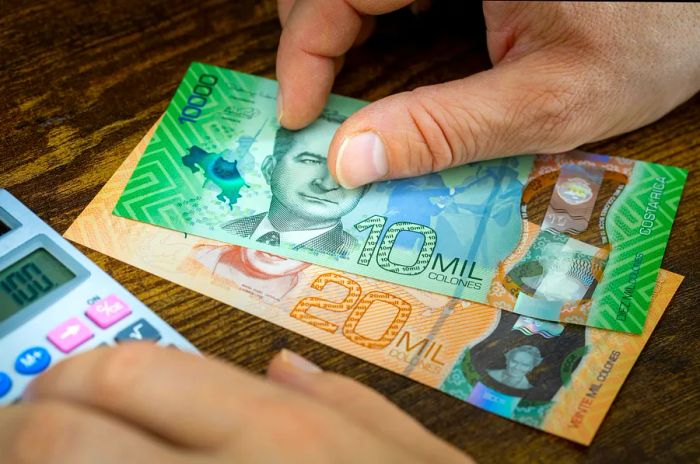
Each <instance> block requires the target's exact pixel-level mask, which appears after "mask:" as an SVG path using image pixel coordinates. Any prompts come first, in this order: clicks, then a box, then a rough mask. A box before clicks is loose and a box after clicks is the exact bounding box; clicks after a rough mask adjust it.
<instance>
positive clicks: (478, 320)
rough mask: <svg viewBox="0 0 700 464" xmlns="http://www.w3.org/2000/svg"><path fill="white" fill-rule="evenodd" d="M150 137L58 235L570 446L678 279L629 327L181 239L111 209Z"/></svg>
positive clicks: (586, 430) (591, 427)
mask: <svg viewBox="0 0 700 464" xmlns="http://www.w3.org/2000/svg"><path fill="white" fill-rule="evenodd" d="M147 142H148V137H147V138H145V139H144V140H143V141H142V142H141V143H140V144H139V146H138V147H136V149H135V150H134V152H133V153H132V154H131V156H130V157H129V158H128V159H127V160H126V162H125V163H124V164H123V165H122V166H121V167H120V168H119V170H118V171H117V172H116V174H115V175H114V176H113V177H112V179H110V181H109V182H108V183H107V185H106V186H105V187H104V188H103V189H102V190H101V191H100V193H99V194H98V195H97V196H96V197H95V199H94V200H93V201H92V202H91V203H90V205H89V206H88V207H87V208H86V209H85V211H83V213H82V214H81V215H80V217H78V219H77V220H76V221H75V222H74V223H73V225H71V227H70V229H68V231H67V232H66V234H65V235H66V237H67V238H69V239H71V240H74V241H76V242H78V243H80V244H83V245H85V246H88V247H91V248H94V249H96V250H98V251H101V252H103V253H105V254H107V255H109V256H113V257H115V258H117V259H120V260H122V261H125V262H127V263H129V264H132V265H134V266H136V267H139V268H141V269H144V270H146V271H149V272H152V273H154V274H156V275H159V276H161V277H163V278H165V279H168V280H171V281H173V282H175V283H178V284H180V285H183V286H185V287H188V288H190V289H192V290H195V291H197V292H200V293H203V294H205V295H208V296H210V297H212V298H216V299H218V300H220V301H222V302H225V303H227V304H229V305H232V306H235V307H237V308H240V309H242V310H244V311H247V312H249V313H251V314H254V315H256V316H258V317H260V318H262V319H265V320H267V321H270V322H273V323H275V324H277V325H280V326H282V327H285V328H287V329H289V330H293V331H295V332H297V333H300V334H302V335H305V336H307V337H309V338H312V339H314V340H317V341H319V342H321V343H325V344H327V345H329V346H332V347H334V348H336V349H339V350H342V351H344V352H346V353H350V354H352V355H354V356H357V357H359V358H361V359H364V360H366V361H369V362H372V363H375V364H377V365H379V366H382V367H384V368H386V369H389V370H391V371H393V372H396V373H399V374H402V375H405V376H407V377H409V378H411V379H414V380H416V381H418V382H422V383H424V384H426V385H428V386H431V387H434V388H436V389H439V390H441V391H443V392H446V393H448V394H450V395H452V396H454V397H456V398H459V399H461V400H463V401H466V402H469V403H471V404H473V405H475V406H477V407H479V408H481V409H484V410H487V411H490V412H493V413H495V414H498V415H501V416H503V417H506V418H509V419H512V420H514V421H517V422H521V423H523V424H527V425H529V426H532V427H535V428H537V429H540V430H544V431H547V432H550V433H553V434H556V435H559V436H562V437H565V438H568V439H570V440H573V441H576V442H579V443H583V444H589V443H590V442H591V440H592V439H593V436H594V435H595V433H596V430H597V429H598V426H599V425H600V423H601V422H602V421H603V418H604V417H605V414H606V412H607V411H608V408H609V407H610V405H611V404H612V402H613V400H614V399H615V396H616V395H617V392H618V391H619V389H620V387H621V386H622V383H623V382H624V380H625V377H626V376H627V374H628V373H629V372H630V370H631V369H632V365H633V364H634V362H635V361H636V359H637V357H638V356H639V353H640V352H641V350H642V348H643V346H644V344H645V342H646V341H647V340H648V338H649V336H650V335H651V333H652V331H653V329H654V327H655V325H656V323H657V322H658V320H659V318H660V317H661V315H662V314H663V312H664V310H665V308H666V306H667V305H668V303H669V301H670V299H671V297H672V296H673V294H674V292H675V291H676V289H677V288H678V285H679V284H680V282H681V280H682V277H681V276H679V275H677V274H672V273H669V272H666V271H663V270H662V271H661V272H660V274H659V280H658V282H657V284H656V291H655V293H654V296H653V297H652V302H651V306H650V309H649V316H648V318H647V320H646V323H645V325H644V330H643V332H642V334H641V335H631V334H624V333H620V332H613V331H608V330H600V329H594V328H587V327H583V326H580V325H562V324H559V323H553V322H546V321H542V320H537V319H534V318H530V317H527V316H518V315H516V314H514V313H510V312H507V311H500V310H498V309H495V308H492V307H489V306H485V305H482V304H478V303H471V302H468V301H463V300H457V299H454V298H449V297H446V296H442V295H437V294H433V293H428V292H425V291H422V290H417V289H414V288H410V287H402V286H399V285H396V284H392V283H388V282H380V281H376V280H374V279H369V278H366V277H362V276H358V275H354V274H350V273H347V272H342V271H335V270H332V269H328V268H323V267H321V266H316V265H313V264H308V263H304V262H300V261H294V260H291V259H286V258H281V257H279V256H275V255H272V254H269V253H265V252H261V251H256V250H252V249H246V248H243V247H240V246H237V245H227V244H224V243H220V242H215V241H212V240H205V239H199V238H197V237H193V236H191V235H190V236H186V235H184V234H181V233H179V232H175V231H172V230H168V229H163V228H160V227H154V226H151V225H148V224H143V223H140V222H134V221H129V220H126V219H122V218H120V217H117V216H114V215H112V214H111V211H112V209H113V208H114V205H115V204H116V202H117V198H118V197H119V194H120V192H121V191H122V190H123V188H124V185H125V184H126V182H127V179H129V177H130V176H131V173H132V171H133V169H134V167H135V166H136V164H137V162H138V160H139V157H140V156H141V154H142V153H143V151H144V149H145V147H146V144H147ZM226 329H227V328H226V327H220V328H217V330H219V331H225V330H226Z"/></svg>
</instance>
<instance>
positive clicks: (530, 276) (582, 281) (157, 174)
mask: <svg viewBox="0 0 700 464" xmlns="http://www.w3.org/2000/svg"><path fill="white" fill-rule="evenodd" d="M276 95H277V84H276V83H275V82H274V81H270V80H267V79H262V78H259V77H255V76H250V75H247V74H242V73H237V72H234V71H230V70H226V69H221V68H217V67H214V66H208V65H204V64H199V63H194V64H193V65H192V66H191V67H190V69H189V70H188V71H187V73H186V75H185V77H184V79H183V81H182V83H181V85H180V87H179V88H178V90H177V92H176V94H175V97H174V98H173V100H172V102H171V103H170V106H169V107H168V110H167V111H166V113H165V115H164V118H163V120H162V122H161V123H160V125H159V126H158V129H157V130H156V133H155V136H154V137H153V140H152V141H151V142H150V144H149V145H148V148H147V149H146V152H145V154H144V156H143V158H142V159H141V161H140V162H139V164H138V166H137V167H136V170H135V172H134V175H133V177H132V178H131V180H130V181H129V183H128V184H127V186H126V189H125V191H124V194H123V195H122V196H121V198H120V200H119V202H118V204H117V206H116V208H115V210H114V212H115V214H117V215H119V216H122V217H125V218H130V219H136V220H139V221H143V222H148V223H151V224H155V225H159V226H164V227H167V228H170V229H174V230H178V231H181V232H186V233H188V234H193V235H197V236H200V237H205V238H210V239H214V240H218V241H222V242H226V243H230V244H236V245H241V246H245V247H248V248H255V249H258V250H261V251H264V252H268V253H274V254H278V255H282V256H286V257H288V258H293V259H297V260H301V261H306V262H312V263H315V264H318V265H322V266H326V267H330V268H334V269H338V270H342V271H345V272H352V273H355V274H359V275H364V276H368V277H373V278H377V279H381V280H385V281H388V282H393V283H396V284H400V285H405V286H409V287H415V288H419V289H423V290H428V291H431V292H435V293H439V294H442V295H447V296H454V297H457V298H463V299H467V300H471V301H476V302H481V303H486V304H489V305H492V306H495V307H498V308H500V309H506V310H510V311H515V312H516V313H519V314H523V315H527V316H532V317H538V318H542V319H547V320H552V321H563V322H571V323H576V324H585V325H589V326H594V327H601V328H606V329H612V330H618V331H626V332H632V333H641V331H642V329H643V327H644V321H645V319H646V315H647V311H648V308H649V304H650V301H651V295H652V291H653V288H654V283H655V282H656V277H657V274H658V270H659V268H660V265H661V259H662V256H663V252H664V249H665V246H666V242H667V240H668V236H669V232H670V229H671V225H672V223H673V217H674V215H675V212H676V208H677V207H678V203H679V201H680V196H681V191H682V188H683V185H684V182H685V178H686V174H687V173H686V171H684V170H682V169H679V168H674V167H668V166H661V165H657V164H651V163H644V162H639V161H633V160H629V159H623V158H617V157H614V156H607V155H600V154H592V153H584V152H580V151H574V152H570V153H566V154H561V155H552V156H537V157H535V156H520V157H512V158H506V159H499V160H492V161H488V162H481V163H476V164H471V165H468V166H462V167H458V168H454V169H450V170H447V171H443V172H441V173H436V174H431V175H426V176H422V177H418V178H414V179H405V180H398V181H389V182H380V183H377V184H374V185H372V186H369V187H366V188H360V189H354V190H345V189H343V188H340V187H339V185H338V184H337V183H335V181H334V180H333V178H332V177H331V176H330V175H329V172H328V168H327V165H326V154H327V149H328V146H329V144H330V141H331V138H332V136H333V134H334V131H335V129H336V128H337V127H338V125H339V124H340V123H341V122H342V121H343V120H344V119H345V118H346V117H347V116H349V115H350V114H351V113H352V112H354V111H355V110H357V109H358V108H360V107H361V106H362V105H364V104H365V103H364V102H361V101H358V100H353V99H349V98H344V97H339V96H331V97H330V99H329V102H328V106H327V108H326V110H325V111H324V113H323V114H322V116H321V117H320V118H319V120H318V121H317V122H315V123H314V124H313V125H311V126H310V127H309V128H307V129H305V130H303V131H298V132H291V131H288V130H285V129H281V128H280V127H279V126H278V124H277V121H276V117H275V113H276Z"/></svg>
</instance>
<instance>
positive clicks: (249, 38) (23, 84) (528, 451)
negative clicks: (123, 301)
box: [0, 0, 700, 463]
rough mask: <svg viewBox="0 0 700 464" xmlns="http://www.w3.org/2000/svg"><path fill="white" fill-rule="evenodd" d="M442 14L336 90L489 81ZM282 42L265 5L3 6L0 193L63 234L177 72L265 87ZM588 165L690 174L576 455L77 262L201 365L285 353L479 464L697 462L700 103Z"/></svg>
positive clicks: (378, 45)
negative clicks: (660, 290)
mask: <svg viewBox="0 0 700 464" xmlns="http://www.w3.org/2000/svg"><path fill="white" fill-rule="evenodd" d="M11 3H21V5H19V4H15V5H12V4H11ZM452 3H456V2H452ZM452 3H450V2H448V3H447V6H445V4H444V3H443V5H442V7H441V8H437V9H436V10H434V11H433V12H432V13H430V14H428V15H426V16H422V17H420V18H415V17H414V16H413V15H411V14H410V13H408V12H400V13H398V14H395V15H392V16H389V17H386V18H383V20H382V22H381V24H380V26H381V27H380V29H379V31H378V33H377V35H376V36H375V38H374V39H372V41H371V42H370V43H369V44H367V45H366V46H365V47H364V48H362V49H358V50H356V51H353V52H352V53H351V54H350V56H349V57H348V60H347V64H346V71H344V72H343V73H342V74H341V75H340V77H339V79H338V82H337V85H336V87H335V91H336V92H337V93H340V94H344V95H349V96H353V97H358V98H363V99H367V100H375V99H378V98H381V97H383V96H386V95H389V94H391V93H394V92H397V91H400V90H406V89H411V88H415V87H417V86H419V85H424V84H431V83H437V82H440V81H445V80H448V79H453V78H457V77H460V76H464V75H467V74H469V73H472V72H475V71H478V70H481V69H484V68H486V67H488V66H489V61H488V55H487V53H486V47H485V44H484V40H483V37H484V27H483V24H482V19H481V14H480V11H479V7H478V5H477V6H476V9H473V8H472V10H470V11H467V12H465V13H463V14H455V13H454V12H452V11H450V9H453V8H455V6H454V5H452ZM465 3H466V2H465ZM445 23H447V25H445ZM460 31H465V32H460ZM279 33H280V27H279V24H278V21H277V16H276V8H275V2H274V1H264V2H256V1H253V0H250V1H241V0H238V1H231V0H211V1H201V2H199V1H197V2H196V1H182V0H169V1H165V0H151V1H144V0H123V1H113V2H106V1H105V2H89V1H71V0H57V1H54V2H40V1H25V2H2V3H1V4H0V89H1V91H2V98H0V134H2V135H1V136H0V186H1V187H4V188H7V189H9V190H10V191H11V192H12V193H13V194H14V195H15V196H17V197H18V198H19V199H20V200H22V201H23V202H24V203H26V204H27V205H28V206H29V207H30V208H32V209H33V210H34V211H36V212H37V214H38V215H39V216H41V217H42V218H43V219H44V220H46V221H47V222H48V223H49V224H51V225H52V226H53V227H54V228H56V229H57V230H58V231H59V232H63V231H64V230H66V228H67V227H68V226H69V224H71V222H72V221H73V220H74V219H75V218H76V216H77V215H78V213H80V211H81V210H82V209H83V208H84V207H85V206H86V205H87V204H88V202H89V201H90V199H91V198H92V197H93V196H94V195H95V194H96V193H97V191H98V190H99V189H100V187H101V186H102V185H103V184H104V183H105V182H106V181H107V179H108V178H109V177H110V175H111V174H112V173H113V172H114V170H115V169H116V168H117V166H119V164H120V163H121V162H122V160H123V159H124V157H125V156H126V155H127V154H128V153H129V152H130V151H131V149H132V148H133V147H134V146H135V145H136V143H137V142H138V141H139V139H140V138H141V137H142V135H143V134H144V133H145V132H146V130H147V129H148V128H149V127H150V126H151V125H152V124H153V123H154V122H155V121H156V119H157V118H158V116H159V115H160V114H161V113H162V112H163V111H164V110H165V108H166V106H167V104H168V101H169V100H170V98H171V96H172V94H173V92H174V90H175V88H176V86H177V84H178V83H179V81H180V78H181V77H182V75H183V73H184V71H185V69H186V68H187V66H188V65H189V63H190V62H192V61H195V60H197V61H203V62H207V63H211V64H216V65H219V66H224V67H228V68H232V69H237V70H241V71H245V72H248V73H253V74H258V75H263V76H268V77H274V71H275V66H274V65H275V52H276V46H277V41H278V38H279ZM592 148H593V149H595V150H596V151H598V152H601V153H610V154H615V155H620V156H626V157H630V158H636V159H643V160H650V161H658V162H662V163H666V164H672V165H676V166H682V167H685V168H687V169H689V170H690V171H691V175H690V178H689V182H688V184H687V187H686V190H685V194H684V198H683V201H682V203H681V211H680V213H679V214H678V217H677V219H676V224H675V226H674V228H673V233H672V234H671V239H670V242H669V245H668V249H667V251H666V257H665V259H664V262H663V264H664V267H665V268H666V269H670V270H672V271H675V272H678V273H681V274H683V275H686V276H688V279H687V280H686V281H685V283H684V284H683V286H682V287H681V289H680V291H679V293H678V294H677V295H676V297H675V298H674V300H673V303H672V304H671V306H670V308H669V309H668V311H667V312H666V315H665V316H664V317H663V319H662V320H661V322H660V324H659V326H658V328H657V329H656V332H655V333H654V335H653V336H652V338H651V340H650V342H649V345H648V346H647V347H646V349H645V350H644V352H643V353H642V355H641V357H640V358H639V362H638V364H637V366H636V367H635V368H634V370H633V371H632V374H631V375H630V377H629V379H628V380H627V382H626V384H625V386H624V387H623V388H622V391H621V392H620V394H619V397H618V399H617V400H616V401H615V404H614V405H613V407H612V409H611V411H610V413H609V415H608V417H607V419H606V420H605V422H604V423H603V425H602V427H601V429H600V431H599V432H598V436H597V438H596V439H595V440H594V442H593V445H592V446H590V447H589V448H586V447H583V446H578V445H575V444H572V443H570V442H568V441H565V440H563V439H559V438H556V437H554V436H551V435H548V434H546V433H542V432H538V431H535V430H533V429H530V428H528V427H526V426H523V425H519V424H516V423H514V422H511V421H508V420H505V419H502V418H499V417H496V416H494V415H492V414H489V413H487V412H484V411H481V410H479V409H477V408H475V407H473V406H471V405H469V404H466V403H462V402H459V401H457V400H455V399H454V398H451V397H448V396H447V395H445V394H442V393H440V392H438V391H436V390H432V389H430V388H427V387H424V386H422V385H419V384H418V383H415V382H413V381H411V380H408V379H406V378H404V377H401V376H399V375H396V374H393V373H390V372H388V371H386V370H384V369H382V368H379V367H376V366H374V365H370V364H368V363H365V362H363V361H360V360H358V359H356V358H354V357H351V356H348V355H345V354H343V353H340V352H337V351H335V350H333V349H331V348H328V347H326V346H324V345H321V344H319V343H316V342H313V341H310V340H309V339H307V338H304V337H302V336H299V335H296V334H294V333H291V332H289V331H286V330H284V329H281V328H279V327H277V326H275V325H272V324H270V323H267V322H264V321H262V320H260V319H257V318H255V317H253V316H250V315H248V314H246V313H244V312H242V311H231V310H230V309H228V308H226V307H225V306H224V305H223V304H220V303H218V302H216V301H213V300H211V299H209V298H206V297H204V296H201V295H198V294H197V293H194V292H191V291H189V290H186V289H184V288H182V287H179V286H176V285H174V284H172V283H170V282H167V281H164V280H162V279H160V278H157V277H154V276H152V275H149V274H147V273H145V272H143V271H140V270H139V269H135V268H133V267H130V266H128V265H126V264H123V263H121V262H118V261H116V260H113V259H111V258H107V257H105V256H103V255H101V254H99V253H97V252H94V251H91V250H88V249H83V251H84V252H85V253H86V254H87V255H88V256H90V257H91V258H92V259H93V260H95V261H96V262H97V263H98V264H99V265H101V266H102V267H103V268H104V269H106V270H107V271H108V272H109V273H110V274H112V275H113V276H114V277H115V278H116V279H117V280H118V281H120V282H122V283H123V284H124V285H125V286H126V287H127V288H128V289H129V290H131V291H132V292H134V293H135V294H136V295H137V296H138V297H140V298H141V299H142V300H144V301H145V302H146V304H148V305H149V306H150V307H151V308H153V309H154V310H155V311H156V312H158V313H159V314H161V315H162V316H163V317H164V318H165V319H166V320H167V321H169V322H170V323H171V324H173V325H174V326H175V327H176V328H177V329H179V330H180V331H181V332H182V333H183V334H184V335H185V336H187V337H188V338H189V339H190V340H192V341H193V342H194V343H195V344H196V345H197V346H198V347H199V348H200V349H202V350H203V351H205V352H208V353H213V354H216V355H217V356H221V357H223V358H225V359H227V360H229V361H231V362H234V363H237V364H240V365H242V366H244V367H246V368H247V369H250V370H251V371H253V372H262V371H263V369H264V368H265V366H266V364H267V362H268V361H269V359H270V358H271V356H272V355H273V354H274V353H275V352H277V351H278V350H279V349H280V348H282V347H288V348H290V349H292V350H295V351H298V352H300V353H302V354H304V355H306V356H308V357H309V358H311V359H312V360H314V361H316V362H318V363H319V364H320V365H321V366H323V367H324V368H326V369H329V370H333V371H336V372H339V373H342V374H345V375H348V376H350V377H353V378H355V379H358V380H360V381H362V382H364V383H366V384H368V385H370V386H372V387H373V388H376V389H377V390H378V391H380V392H381V393H383V394H385V395H386V396H388V397H389V398H391V400H392V401H394V402H396V403H397V404H398V405H399V406H400V407H401V408H403V409H404V410H406V411H408V412H409V413H410V414H411V415H413V416H415V417H416V418H418V419H419V420H420V421H421V422H422V423H423V424H425V425H426V426H427V427H428V428H429V429H430V430H432V431H434V432H435V433H436V434H438V435H439V436H441V437H443V438H444V439H446V440H448V441H450V442H452V443H454V444H455V445H456V446H458V447H459V448H461V449H463V450H466V451H468V452H469V453H471V454H472V455H473V456H474V457H475V458H477V459H478V460H479V461H480V462H499V463H501V462H539V461H542V462H552V461H556V462H577V461H586V460H590V461H594V462H603V461H610V462H640V461H647V460H660V461H674V462H681V461H687V460H689V459H690V458H691V456H693V455H694V456H695V457H696V458H697V456H698V455H697V453H698V451H699V448H700V445H699V443H698V441H699V440H700V438H699V433H700V432H699V428H700V427H699V417H700V414H699V413H700V411H699V408H698V404H699V403H700V389H699V387H698V385H700V374H699V373H700V343H699V342H698V340H700V324H698V318H697V316H694V314H697V302H698V301H699V300H700V286H699V285H698V282H697V277H696V276H697V274H696V273H695V270H696V268H697V266H698V264H700V261H699V260H698V256H699V253H700V252H699V251H698V249H697V245H698V242H697V240H696V226H695V224H696V222H697V221H698V219H700V215H699V214H698V209H699V207H700V198H699V195H700V190H699V189H698V177H697V175H696V173H697V172H698V171H700V98H698V96H696V97H695V98H694V99H693V100H691V101H690V102H688V103H686V104H685V105H683V106H681V107H680V108H678V109H676V110H675V111H673V112H672V113H671V114H669V115H668V116H666V117H665V118H663V119H662V120H661V121H659V122H657V123H655V124H652V125H650V126H648V127H645V128H643V129H640V130H637V131H635V132H633V133H630V134H627V135H624V136H621V137H616V138H614V139H612V140H608V141H605V142H600V143H596V144H595V145H593V146H592Z"/></svg>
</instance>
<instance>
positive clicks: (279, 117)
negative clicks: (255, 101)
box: [277, 89, 284, 125]
mask: <svg viewBox="0 0 700 464" xmlns="http://www.w3.org/2000/svg"><path fill="white" fill-rule="evenodd" d="M282 100H283V99H282V89H280V90H278V91H277V123H278V124H280V125H282V116H283V114H284V102H283V101H282Z"/></svg>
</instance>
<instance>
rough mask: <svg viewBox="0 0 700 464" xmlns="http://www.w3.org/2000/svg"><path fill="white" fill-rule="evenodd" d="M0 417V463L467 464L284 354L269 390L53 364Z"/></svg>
mask: <svg viewBox="0 0 700 464" xmlns="http://www.w3.org/2000/svg"><path fill="white" fill-rule="evenodd" d="M26 396H27V399H26V401H24V402H22V403H20V404H19V405H16V406H10V407H7V408H3V409H0V457H2V462H3V463H8V464H15V463H22V464H31V463H37V464H39V463H42V464H43V463H48V462H50V463H53V464H61V463H66V464H82V463H85V464H93V463H96V462H99V463H101V464H111V463H114V464H124V463H141V462H147V463H152V464H158V463H164V464H165V463H167V464H177V463H183V464H184V463H188V464H189V463H202V464H205V463H211V464H216V463H231V462H234V463H238V464H247V463H271V462H285V463H300V464H302V463H303V464H313V463H333V464H340V463H355V462H367V463H374V462H376V463H389V462H400V463H403V464H413V463H429V462H431V463H432V462H440V463H447V464H449V463H455V464H456V463H467V462H471V461H470V460H469V459H468V458H467V457H466V456H464V455H462V454H460V453H459V452H458V451H457V450H456V449H454V448H452V447H451V446H449V445H448V444H446V443H444V442H442V441H440V440H439V439H438V438H436V437H435V436H433V435H431V434H430V433H429V432H428V431H426V430H425V429H424V428H423V427H422V426H421V425H420V424H418V423H417V422H416V421H414V420H413V419H412V418H411V417H409V416H408V415H406V414H405V413H404V412H402V411H401V410H399V409H398V408H397V407H396V406H394V405H393V404H391V403H390V402H389V401H387V400H386V399H385V398H384V397H382V396H381V395H379V394H377V393H376V392H374V391H373V390H370V389H369V388H367V387H365V386H363V385H361V384H359V383H357V382H355V381H353V380H350V379H347V378H345V377H342V376H339V375H335V374H331V373H326V372H322V371H321V370H320V369H319V368H318V367H317V366H315V365H314V364H311V363H310V362H309V361H307V360H305V359H304V358H301V357H299V356H298V355H295V354H294V353H291V352H289V351H282V352H281V353H280V354H278V355H277V356H276V357H275V358H274V359H273V360H272V363H271V364H270V367H269V369H268V372H267V379H263V378H260V377H257V376H254V375H251V374H248V373H246V372H244V371H243V370H241V369H238V368H235V367H233V366H230V365H227V364H224V363H222V362H219V361H216V360H213V359H206V358H202V357H199V356H195V355H192V354H188V353H183V352H180V351H178V350H175V349H170V348H159V347H156V346H153V345H150V344H141V343H131V344H126V345H124V346H119V347H117V348H98V349H96V350H93V351H90V352H87V353H85V354H80V355H77V356H75V357H73V358H70V359H68V360H66V361H64V362H61V363H59V364H57V365H56V366H55V367H53V368H52V369H50V370H49V371H48V372H46V373H45V374H43V375H41V376H40V377H38V378H37V379H36V380H35V381H34V382H33V383H32V384H31V386H30V388H29V390H28V393H27V395H26Z"/></svg>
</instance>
